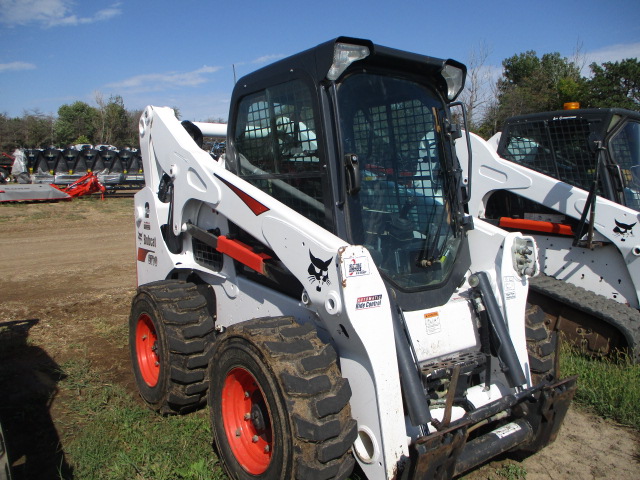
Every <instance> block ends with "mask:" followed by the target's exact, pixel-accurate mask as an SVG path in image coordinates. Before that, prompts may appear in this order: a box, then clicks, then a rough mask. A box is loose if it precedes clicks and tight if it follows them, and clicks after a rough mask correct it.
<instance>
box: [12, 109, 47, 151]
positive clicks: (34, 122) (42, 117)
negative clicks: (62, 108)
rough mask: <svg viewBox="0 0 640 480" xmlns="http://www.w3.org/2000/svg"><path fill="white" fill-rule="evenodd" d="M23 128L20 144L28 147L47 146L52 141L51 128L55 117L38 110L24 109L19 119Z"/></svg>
mask: <svg viewBox="0 0 640 480" xmlns="http://www.w3.org/2000/svg"><path fill="white" fill-rule="evenodd" d="M20 121H21V122H20V123H21V128H22V129H23V132H22V138H21V140H20V142H19V143H20V144H21V145H22V146H24V147H28V148H41V147H47V146H49V145H52V144H53V143H54V140H53V130H54V122H55V118H54V117H53V115H51V114H45V113H42V112H41V111H40V110H37V109H36V110H31V111H25V112H24V114H23V115H22V118H21V119H20Z"/></svg>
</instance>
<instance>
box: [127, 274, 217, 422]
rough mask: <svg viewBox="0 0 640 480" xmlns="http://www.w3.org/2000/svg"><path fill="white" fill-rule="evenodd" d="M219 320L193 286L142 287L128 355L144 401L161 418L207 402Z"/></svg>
mask: <svg viewBox="0 0 640 480" xmlns="http://www.w3.org/2000/svg"><path fill="white" fill-rule="evenodd" d="M213 329H214V320H213V318H212V316H211V315H210V313H209V310H208V309H207V302H206V300H205V298H204V297H203V296H202V295H201V294H200V293H199V292H198V289H197V287H196V286H195V285H194V284H192V283H187V282H183V281H180V280H165V281H160V282H154V283H150V284H147V285H143V286H141V287H139V288H138V293H137V294H136V296H135V297H134V299H133V302H132V305H131V315H130V317H129V349H130V354H131V363H132V365H133V373H134V377H135V381H136V385H137V387H138V391H139V392H140V396H141V397H142V398H143V399H144V400H145V401H146V402H147V404H149V406H150V407H151V408H152V409H154V410H156V411H158V412H160V413H162V414H175V413H186V412H188V411H191V410H194V409H196V408H198V407H201V406H203V405H204V404H205V402H206V391H207V387H208V381H207V378H206V368H207V365H208V361H209V358H210V357H211V350H212V348H213V340H214V337H213Z"/></svg>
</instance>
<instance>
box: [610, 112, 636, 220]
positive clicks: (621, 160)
mask: <svg viewBox="0 0 640 480" xmlns="http://www.w3.org/2000/svg"><path fill="white" fill-rule="evenodd" d="M609 145H610V152H611V157H612V158H613V160H614V162H616V163H617V164H618V165H619V166H620V172H621V174H622V179H623V182H624V199H625V203H626V205H627V206H628V207H629V208H633V209H634V210H636V211H639V212H640V123H638V122H633V121H630V122H628V123H627V124H626V125H625V126H624V128H622V129H621V130H620V131H619V132H618V133H616V135H615V136H614V137H613V138H612V139H611V142H610V143H609Z"/></svg>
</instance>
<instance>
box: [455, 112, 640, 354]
mask: <svg viewBox="0 0 640 480" xmlns="http://www.w3.org/2000/svg"><path fill="white" fill-rule="evenodd" d="M472 137H473V138H472V149H473V151H474V159H475V166H476V167H475V168H474V169H473V170H472V171H471V173H470V175H471V183H472V184H473V192H472V200H471V202H469V205H471V206H472V207H473V208H472V213H473V214H475V215H478V216H479V217H481V218H484V219H487V220H489V221H492V222H494V223H495V224H498V225H500V226H501V227H503V228H507V229H511V230H517V231H521V232H525V233H529V234H531V235H532V236H534V237H535V239H536V243H537V245H538V247H539V249H540V268H541V272H542V273H543V274H544V275H541V276H538V277H537V278H535V279H532V282H531V294H530V296H529V301H530V303H532V304H536V305H539V306H540V307H542V309H543V310H544V311H545V313H546V316H547V322H548V323H549V324H550V325H551V326H554V327H555V328H558V329H559V330H562V331H563V333H564V334H565V335H566V336H567V337H568V338H569V339H570V340H571V341H572V342H574V343H576V344H577V345H579V346H581V347H582V348H584V350H586V351H587V352H591V353H593V354H598V355H600V354H610V353H612V352H615V351H616V350H617V349H624V350H626V351H627V352H628V353H629V354H630V355H631V357H632V358H633V359H634V360H635V361H638V360H640V313H639V312H638V308H640V303H639V299H640V297H639V293H640V258H639V257H640V234H639V233H638V232H640V227H639V220H640V182H639V179H640V177H639V176H638V173H639V172H638V171H639V169H640V113H638V112H635V111H630V110H623V109H617V108H607V109H604V108H603V109H584V110H582V109H573V110H572V109H570V110H563V111H553V112H542V113H535V114H529V115H522V116H518V117H512V118H509V119H507V121H506V122H505V124H504V127H503V131H502V132H500V133H498V134H496V135H495V136H494V137H493V138H491V139H490V140H489V141H488V142H484V141H483V140H482V139H480V138H479V137H475V136H472ZM461 153H462V154H463V155H464V151H461Z"/></svg>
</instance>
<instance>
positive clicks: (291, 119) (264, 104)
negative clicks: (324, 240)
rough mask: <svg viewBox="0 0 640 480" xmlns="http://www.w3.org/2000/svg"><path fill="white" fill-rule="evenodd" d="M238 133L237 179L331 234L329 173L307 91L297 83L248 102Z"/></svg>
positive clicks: (253, 96)
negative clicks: (328, 197) (327, 177)
mask: <svg viewBox="0 0 640 480" xmlns="http://www.w3.org/2000/svg"><path fill="white" fill-rule="evenodd" d="M239 108H240V111H239V115H238V120H237V123H236V129H235V138H234V142H235V147H236V151H237V153H238V158H237V159H236V168H237V171H238V172H237V173H238V174H239V175H240V176H241V177H242V178H244V179H245V180H247V181H248V182H250V183H251V184H253V185H255V186H256V187H258V188H260V189H261V190H263V191H265V192H267V193H268V194H270V195H271V196H273V197H274V198H276V199H278V200H279V201H281V202H282V203H284V204H285V205H287V206H288V207H290V208H292V209H293V210H295V211H297V212H298V213H300V214H302V215H304V216H305V217H307V218H309V219H310V220H312V221H313V222H315V223H317V224H319V225H321V226H323V227H325V228H328V229H331V228H330V223H331V222H330V215H328V214H327V213H328V211H329V210H328V209H327V208H325V205H327V204H328V202H327V200H326V199H325V197H324V194H325V192H329V189H328V188H327V179H326V168H325V166H324V160H323V156H322V155H321V153H320V147H319V145H318V141H317V138H316V132H317V130H316V127H317V125H316V116H315V108H314V105H313V100H312V95H311V91H310V89H309V88H308V87H307V85H306V84H305V83H304V82H302V81H300V80H294V81H291V82H287V83H284V84H280V85H277V86H274V87H270V88H267V89H266V90H263V91H261V92H257V93H254V94H251V95H248V96H247V97H245V98H244V99H243V100H242V101H241V103H240V106H239Z"/></svg>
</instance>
